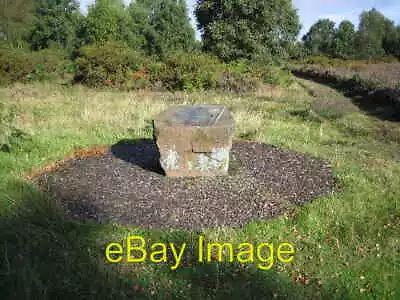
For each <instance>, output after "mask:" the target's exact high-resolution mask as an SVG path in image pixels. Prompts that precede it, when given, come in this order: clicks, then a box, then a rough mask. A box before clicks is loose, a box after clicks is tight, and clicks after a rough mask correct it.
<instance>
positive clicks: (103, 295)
mask: <svg viewBox="0 0 400 300" xmlns="http://www.w3.org/2000/svg"><path fill="white" fill-rule="evenodd" d="M5 187H6V192H7V195H8V197H10V198H12V199H14V200H15V201H14V202H13V203H15V205H13V209H11V210H10V213H8V214H7V216H2V217H1V218H0V257H1V259H0V277H1V278H0V291H1V298H2V299H44V300H45V299H68V300H70V299H344V298H346V295H347V294H346V290H340V293H338V289H337V288H336V287H335V288H333V290H321V289H318V290H316V289H315V288H314V287H313V286H311V285H310V286H303V285H294V284H293V283H292V282H291V280H290V279H289V278H287V277H285V276H282V275H279V274H278V273H276V272H274V271H260V270H256V269H251V268H248V267H244V266H243V265H238V264H235V263H218V264H216V263H209V264H200V263H199V262H198V261H196V259H195V255H196V251H197V247H198V244H197V239H198V235H199V234H200V233H198V232H185V231H171V232H170V231H156V230H154V231H150V230H146V231H144V230H140V232H142V235H143V237H145V238H146V240H147V239H151V240H153V241H154V242H164V243H175V244H183V243H187V244H188V249H189V251H187V253H188V254H187V256H186V258H185V259H184V261H183V263H182V266H181V267H179V268H178V269H177V270H176V271H172V270H171V269H170V268H169V267H168V265H161V264H155V263H146V264H145V266H146V268H147V269H146V270H145V271H143V272H142V273H136V274H135V270H137V268H136V269H135V268H130V269H129V270H128V272H126V269H124V268H123V267H121V265H119V264H110V263H107V262H106V261H105V255H104V251H105V247H104V245H107V244H108V243H110V242H118V241H115V240H113V234H112V233H110V232H109V231H107V230H105V228H104V227H103V225H99V224H94V223H79V222H68V221H66V220H65V219H64V217H63V215H62V214H61V213H60V211H59V210H58V209H57V207H56V205H55V204H54V203H53V202H52V201H51V200H50V199H49V198H48V197H47V196H46V195H45V194H43V193H40V192H38V191H37V190H36V188H35V187H34V186H32V185H28V184H27V183H25V182H24V181H20V180H16V179H15V180H11V181H9V182H8V183H7V184H6V186H5ZM4 195H5V193H3V192H2V191H0V199H1V200H3V199H4V198H5V197H4ZM119 230H120V231H121V232H122V231H123V228H120V227H119ZM125 230H127V229H125ZM129 231H130V232H131V233H132V234H138V233H133V232H135V230H133V229H130V230H129ZM113 233H115V232H113ZM123 234H125V233H123ZM125 266H126V265H125ZM128 267H129V266H128ZM136 272H137V271H136ZM138 277H140V278H141V280H142V284H143V286H145V287H146V288H145V289H142V288H137V284H136V283H135V282H134V281H133V280H132V279H133V278H138Z"/></svg>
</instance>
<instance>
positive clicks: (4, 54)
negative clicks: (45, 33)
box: [0, 46, 70, 85]
mask: <svg viewBox="0 0 400 300" xmlns="http://www.w3.org/2000/svg"><path fill="white" fill-rule="evenodd" d="M69 64H70V63H69V62H68V60H67V58H66V54H65V53H64V52H63V51H61V50H54V49H46V50H41V51H29V50H26V49H15V48H11V47H7V46H2V47H0V84H2V85H7V84H11V83H14V82H29V81H37V80H38V81H43V80H51V79H55V78H58V77H60V76H61V75H62V74H63V73H65V72H68V71H69V70H68V65H69Z"/></svg>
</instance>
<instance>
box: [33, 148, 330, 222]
mask: <svg viewBox="0 0 400 300" xmlns="http://www.w3.org/2000/svg"><path fill="white" fill-rule="evenodd" d="M158 158H159V153H158V150H157V147H156V145H155V144H154V142H153V141H152V140H140V141H135V142H121V143H119V144H116V145H114V146H111V147H110V148H109V149H108V150H107V151H106V152H105V153H104V154H102V155H101V156H99V157H89V158H73V159H71V160H68V161H66V162H65V163H64V164H63V165H61V166H60V167H59V168H57V169H55V170H52V171H50V172H48V173H45V174H40V175H39V176H37V178H35V179H34V180H33V181H34V182H35V183H36V184H37V185H38V186H39V188H40V189H42V190H45V191H47V192H49V193H50V194H51V196H52V197H53V198H54V199H56V201H57V203H58V204H59V205H60V207H61V208H62V209H63V211H64V213H65V216H66V217H67V218H68V219H73V220H81V221H84V220H92V221H97V222H110V223H118V224H125V225H128V224H129V225H135V226H141V227H145V228H174V229H175V228H176V229H178V228H179V229H204V228H212V227H223V226H230V227H237V226H243V225H245V224H247V223H248V222H251V221H255V220H262V219H268V218H272V217H275V216H278V215H282V214H283V213H285V212H290V211H291V210H292V209H293V207H294V206H295V205H297V204H303V203H305V202H308V201H311V200H312V199H314V198H316V197H320V196H324V195H327V194H329V193H332V192H333V191H334V190H335V189H336V180H335V178H334V176H333V174H332V170H331V167H330V166H329V164H327V163H326V162H324V161H322V160H320V159H316V158H313V157H310V156H306V155H303V154H300V153H297V152H295V151H291V150H284V149H280V148H277V147H274V146H272V145H267V144H263V143H259V142H247V141H246V142H245V141H234V142H233V146H232V151H231V163H230V169H229V175H228V176H218V177H196V178H188V177H186V178H169V177H166V176H164V175H163V172H162V169H161V167H160V165H159V162H158V161H159V160H158Z"/></svg>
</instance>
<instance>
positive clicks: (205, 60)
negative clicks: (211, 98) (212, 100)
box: [149, 54, 222, 91]
mask: <svg viewBox="0 0 400 300" xmlns="http://www.w3.org/2000/svg"><path fill="white" fill-rule="evenodd" d="M155 66H156V65H153V67H152V69H151V71H152V72H154V73H153V74H151V76H152V78H153V80H159V81H161V82H162V83H163V85H164V86H165V87H166V88H168V89H170V90H187V91H193V90H206V89H214V88H216V87H217V86H218V79H219V75H220V74H221V72H222V64H221V63H220V62H219V60H218V59H217V58H215V57H213V56H208V55H204V54H203V55H191V54H186V55H180V56H178V55H175V56H170V57H168V58H166V59H165V62H164V63H163V64H159V65H158V66H159V67H158V68H157V67H156V68H154V67H155ZM149 71H150V70H149Z"/></svg>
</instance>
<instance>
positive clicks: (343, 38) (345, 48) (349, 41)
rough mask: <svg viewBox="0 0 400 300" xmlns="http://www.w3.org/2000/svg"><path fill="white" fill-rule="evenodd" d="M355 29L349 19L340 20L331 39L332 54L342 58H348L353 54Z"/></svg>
mask: <svg viewBox="0 0 400 300" xmlns="http://www.w3.org/2000/svg"><path fill="white" fill-rule="evenodd" d="M355 36H356V30H355V27H354V25H353V23H351V22H350V21H347V20H346V21H342V22H341V23H340V24H339V27H338V29H337V30H336V33H335V35H334V38H333V41H332V54H333V55H334V56H335V57H338V58H342V59H350V58H353V57H354V55H355Z"/></svg>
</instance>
